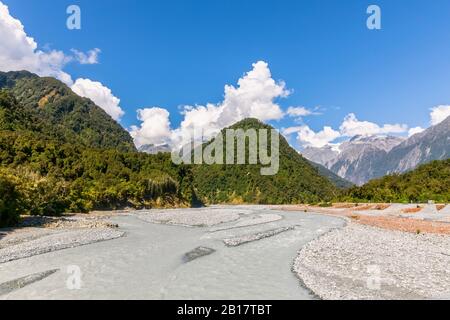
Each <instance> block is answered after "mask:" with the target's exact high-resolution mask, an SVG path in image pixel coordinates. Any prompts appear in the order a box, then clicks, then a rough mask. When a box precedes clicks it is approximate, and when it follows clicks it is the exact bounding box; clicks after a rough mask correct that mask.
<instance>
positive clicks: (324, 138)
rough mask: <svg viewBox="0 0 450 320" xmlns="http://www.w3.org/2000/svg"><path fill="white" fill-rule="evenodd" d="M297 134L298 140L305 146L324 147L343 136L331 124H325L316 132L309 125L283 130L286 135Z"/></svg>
mask: <svg viewBox="0 0 450 320" xmlns="http://www.w3.org/2000/svg"><path fill="white" fill-rule="evenodd" d="M293 133H296V134H297V137H296V139H297V141H298V143H299V144H300V145H302V146H303V147H315V148H322V147H324V146H326V145H329V144H330V143H331V142H333V141H334V140H336V139H337V138H339V137H340V136H341V134H340V133H339V131H336V130H334V129H333V128H331V127H329V126H325V127H324V128H323V129H322V130H321V131H319V132H314V131H313V130H311V128H310V127H309V126H307V125H304V126H300V127H291V128H287V129H285V130H283V134H284V135H291V134H293Z"/></svg>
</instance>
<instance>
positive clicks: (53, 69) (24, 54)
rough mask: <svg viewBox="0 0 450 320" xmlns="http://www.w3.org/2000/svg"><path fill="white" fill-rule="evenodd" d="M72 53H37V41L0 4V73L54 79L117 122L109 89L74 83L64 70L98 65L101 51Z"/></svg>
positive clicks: (119, 112) (120, 112)
mask: <svg viewBox="0 0 450 320" xmlns="http://www.w3.org/2000/svg"><path fill="white" fill-rule="evenodd" d="M72 53H73V55H66V54H65V53H64V52H62V51H58V50H50V51H45V52H44V51H42V50H39V49H38V44H37V42H36V41H35V40H34V39H33V38H32V37H30V36H28V35H27V34H26V32H25V28H24V26H23V24H22V23H21V21H20V20H18V19H16V18H14V17H12V16H11V14H10V12H9V9H8V7H7V6H6V5H4V4H3V3H2V2H1V1H0V71H4V72H8V71H20V70H27V71H30V72H33V73H36V74H37V75H39V76H49V77H54V78H57V79H59V80H61V81H62V82H64V83H65V84H67V85H68V86H71V88H72V90H73V91H74V92H75V93H76V94H78V95H80V96H83V97H87V98H90V99H91V100H92V101H94V102H95V103H96V104H97V105H98V106H100V107H101V108H103V109H104V110H105V111H106V112H107V113H108V114H109V115H110V116H111V117H112V118H113V119H115V120H119V119H120V117H121V116H123V114H124V112H123V110H122V109H121V108H120V106H119V103H120V100H119V99H118V98H117V97H115V96H114V95H113V94H112V92H111V90H110V89H108V88H107V87H105V86H104V85H103V84H101V83H100V82H95V81H91V80H89V79H78V80H76V81H75V83H74V82H73V80H72V77H71V76H70V75H69V74H68V73H67V72H65V71H64V70H63V69H64V67H65V66H66V64H67V63H69V62H71V61H78V62H79V63H80V64H95V63H98V55H99V53H100V49H98V48H95V49H93V50H90V51H88V52H87V53H83V52H81V51H78V50H75V49H73V50H72Z"/></svg>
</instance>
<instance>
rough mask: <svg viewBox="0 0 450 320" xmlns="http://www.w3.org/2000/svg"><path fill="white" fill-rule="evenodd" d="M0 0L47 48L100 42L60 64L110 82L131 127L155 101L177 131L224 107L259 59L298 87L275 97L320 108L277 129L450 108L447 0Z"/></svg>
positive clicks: (389, 119) (425, 116) (425, 118)
mask: <svg viewBox="0 0 450 320" xmlns="http://www.w3.org/2000/svg"><path fill="white" fill-rule="evenodd" d="M0 1H1V2H3V3H4V4H6V5H7V6H8V7H9V11H10V14H11V16H13V17H14V18H16V19H18V20H20V21H21V23H22V24H23V26H24V27H25V32H26V33H27V35H28V36H30V37H33V38H34V39H35V41H36V42H37V43H38V45H39V48H41V49H44V50H50V49H53V50H61V51H63V52H65V53H70V50H71V49H73V48H75V49H77V50H80V51H83V52H86V51H88V50H91V49H92V48H99V49H100V50H101V53H100V55H99V58H98V63H97V64H93V65H80V64H75V63H70V64H67V65H66V66H65V67H64V70H65V72H67V73H69V74H70V75H71V76H72V78H73V79H77V78H89V79H92V80H95V81H99V82H101V83H102V84H103V85H105V86H107V87H108V88H110V89H111V90H112V93H113V94H114V95H115V96H116V97H118V98H120V100H121V102H120V106H121V108H122V109H123V110H124V111H125V115H124V116H123V117H122V118H121V124H122V125H123V126H124V127H126V128H130V126H132V125H139V124H140V122H139V120H138V119H137V114H136V110H137V109H142V108H148V107H161V108H165V109H167V110H168V111H169V112H170V122H171V126H172V127H173V128H176V127H178V126H179V123H180V122H181V121H182V119H183V115H181V114H180V113H179V110H180V106H182V105H197V104H201V105H205V104H206V103H209V102H210V103H220V102H221V101H222V100H223V99H224V97H223V96H224V86H225V85H226V84H230V85H234V86H236V85H237V84H236V83H237V81H238V80H239V78H241V77H242V76H243V75H244V73H245V72H248V71H250V70H251V69H252V64H253V63H255V62H257V61H260V60H263V61H265V62H267V63H268V67H269V68H270V70H271V72H272V77H273V79H275V80H277V81H278V80H283V81H284V82H285V83H286V88H287V89H289V90H291V91H292V92H291V94H290V95H289V97H287V98H284V99H276V102H277V103H279V105H280V106H281V107H282V108H283V110H286V109H287V108H288V107H290V106H303V107H306V108H308V109H314V108H317V107H319V108H318V109H317V110H316V111H319V112H320V113H321V114H320V115H312V116H307V117H303V118H302V120H301V121H300V122H299V121H298V120H297V121H296V120H295V119H293V118H291V117H284V118H282V119H280V120H273V121H271V123H273V124H275V125H276V126H277V127H278V128H282V127H283V128H287V127H292V126H298V125H307V126H308V127H309V128H311V130H313V131H315V132H317V131H319V130H322V128H323V127H324V126H331V127H332V128H334V129H335V130H338V128H339V126H340V125H341V123H342V121H343V119H344V117H345V116H347V115H348V114H349V113H354V114H355V115H356V117H357V118H358V119H359V120H361V121H362V120H364V121H370V122H373V123H377V124H379V125H380V126H382V125H383V124H397V123H398V124H406V125H408V126H409V127H416V126H420V127H422V128H426V127H428V126H429V123H430V108H432V107H435V106H438V105H446V104H450V59H449V56H448V53H449V52H450V2H449V1H446V0H433V1H419V0H418V1H413V0H408V1H407V0H395V1H376V0H375V1H373V0H372V1H364V0H341V1H337V0H305V1H299V0H293V1H263V0H247V1H242V0H240V1H238V0H226V1H225V0H222V1H218V0H195V1H194V0H191V1H187V0H179V1H178V0H177V1H174V0H172V1H167V0H165V1H148V0H145V1H144V0H142V1H138V0H131V1H119V0H112V1H101V0H94V1H93V0H89V1H87V0H82V1H75V0H72V1H62V0H58V1H56V0H39V1H37V0H27V1H23V0H0ZM71 4H76V5H78V6H80V8H81V10H82V16H81V19H82V29H81V30H68V29H67V28H66V26H65V24H66V19H67V17H68V15H67V14H66V8H67V7H68V6H69V5H71ZM370 4H376V5H379V6H380V8H381V10H382V30H369V29H368V28H367V27H366V19H367V17H368V15H367V14H366V9H367V7H368V6H369V5H370ZM293 143H295V142H293Z"/></svg>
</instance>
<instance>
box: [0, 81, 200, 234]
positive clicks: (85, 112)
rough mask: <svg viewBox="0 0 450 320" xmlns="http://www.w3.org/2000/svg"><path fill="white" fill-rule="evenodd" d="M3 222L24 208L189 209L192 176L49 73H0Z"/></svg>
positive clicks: (46, 211)
mask: <svg viewBox="0 0 450 320" xmlns="http://www.w3.org/2000/svg"><path fill="white" fill-rule="evenodd" d="M0 87H2V88H3V89H0V226H5V225H11V224H13V223H14V222H16V221H17V217H18V214H19V213H22V214H27V213H28V214H33V215H58V214H62V213H64V212H88V211H90V210H95V209H118V208H124V207H134V208H143V207H155V206H157V207H164V206H190V205H192V204H193V203H196V200H195V199H196V198H195V195H194V194H193V192H192V174H191V170H190V168H188V167H187V166H184V165H180V166H175V165H174V164H173V163H172V161H171V158H170V154H159V155H147V154H144V153H138V152H137V151H136V149H135V147H134V144H133V141H132V139H131V137H130V136H129V134H128V132H127V131H126V130H124V129H123V128H122V127H121V126H120V125H119V124H118V123H116V122H115V121H114V120H113V119H111V118H110V117H109V115H107V114H106V113H105V112H104V111H103V110H102V109H101V108H99V107H98V106H96V105H95V104H94V103H93V102H92V101H90V100H89V99H84V98H81V97H79V96H77V95H76V94H74V93H73V92H72V91H71V90H70V89H69V88H68V87H67V86H65V85H64V84H62V83H61V82H59V81H57V80H55V79H52V78H39V77H37V76H35V75H33V74H30V73H28V72H10V73H0Z"/></svg>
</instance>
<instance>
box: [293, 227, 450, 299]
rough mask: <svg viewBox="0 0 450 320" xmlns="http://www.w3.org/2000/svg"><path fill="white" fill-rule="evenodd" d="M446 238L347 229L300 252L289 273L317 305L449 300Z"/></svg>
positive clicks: (449, 249)
mask: <svg viewBox="0 0 450 320" xmlns="http://www.w3.org/2000/svg"><path fill="white" fill-rule="evenodd" d="M449 266H450V237H449V236H445V235H436V234H419V235H418V234H413V233H404V232H400V231H390V230H383V229H379V228H375V227H369V226H363V225H358V224H353V223H351V224H349V225H348V226H346V227H345V228H343V229H339V230H333V231H331V232H329V233H328V234H326V235H324V236H322V237H321V238H319V239H316V240H313V241H312V242H310V243H309V244H308V245H306V246H305V247H303V249H301V250H300V251H299V254H298V256H297V258H296V260H295V262H294V267H293V269H294V272H295V273H297V275H298V276H299V278H300V279H301V280H302V282H303V283H304V284H305V285H306V286H307V287H308V288H309V289H311V290H312V291H313V292H314V293H315V294H316V295H318V296H319V297H320V298H322V299H333V300H334V299H346V300H350V299H429V298H438V297H445V296H449V293H450V268H449Z"/></svg>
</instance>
